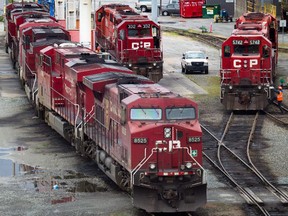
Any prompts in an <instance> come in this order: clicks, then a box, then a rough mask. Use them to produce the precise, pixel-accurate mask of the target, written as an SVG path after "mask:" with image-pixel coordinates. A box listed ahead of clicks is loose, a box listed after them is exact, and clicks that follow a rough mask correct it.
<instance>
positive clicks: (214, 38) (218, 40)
mask: <svg viewBox="0 0 288 216" xmlns="http://www.w3.org/2000/svg"><path fill="white" fill-rule="evenodd" d="M161 28H162V30H163V31H167V32H174V33H176V34H179V35H182V36H185V37H191V38H194V39H196V40H198V41H200V42H203V43H205V44H208V45H211V46H212V47H215V48H216V49H221V45H222V43H223V42H224V41H225V40H226V39H227V37H224V36H219V35H214V34H210V33H201V32H194V31H189V30H187V29H178V28H173V27H167V26H162V27H161ZM231 32H232V30H231ZM278 50H279V52H282V53H287V52H288V48H286V47H278Z"/></svg>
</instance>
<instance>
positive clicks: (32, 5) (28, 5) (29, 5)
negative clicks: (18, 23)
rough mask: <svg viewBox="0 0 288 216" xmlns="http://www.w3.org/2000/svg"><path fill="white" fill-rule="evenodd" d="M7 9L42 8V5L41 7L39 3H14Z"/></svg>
mask: <svg viewBox="0 0 288 216" xmlns="http://www.w3.org/2000/svg"><path fill="white" fill-rule="evenodd" d="M7 7H13V8H22V7H23V8H42V7H43V6H42V5H39V4H38V3H35V2H25V1H24V2H13V3H11V4H9V5H7Z"/></svg>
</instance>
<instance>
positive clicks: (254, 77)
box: [220, 12, 278, 110]
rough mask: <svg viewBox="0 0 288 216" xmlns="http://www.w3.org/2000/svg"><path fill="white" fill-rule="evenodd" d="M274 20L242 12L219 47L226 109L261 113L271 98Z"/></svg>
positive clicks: (222, 89) (276, 36)
mask: <svg viewBox="0 0 288 216" xmlns="http://www.w3.org/2000/svg"><path fill="white" fill-rule="evenodd" d="M277 28H278V26H277V20H276V19H275V18H274V17H273V16H272V15H270V14H263V13H258V12H252V13H246V14H244V15H243V16H241V17H240V18H238V19H237V20H236V25H235V29H234V30H233V32H232V35H231V36H230V37H229V38H228V39H227V40H226V41H225V42H224V43H223V44H222V51H221V69H220V78H221V103H222V104H223V105H224V106H225V108H226V109H227V110H263V109H264V108H265V107H266V106H267V105H268V99H271V97H272V96H273V93H272V92H273V91H272V89H273V81H274V79H275V75H276V74H275V73H276V71H275V67H276V64H277V55H278V53H277V52H278V50H277V49H278V30H277Z"/></svg>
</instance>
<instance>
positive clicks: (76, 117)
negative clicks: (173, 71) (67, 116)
mask: <svg viewBox="0 0 288 216" xmlns="http://www.w3.org/2000/svg"><path fill="white" fill-rule="evenodd" d="M50 89H51V90H52V91H54V92H56V93H57V94H59V95H60V96H61V97H63V99H65V100H67V101H68V102H69V103H71V104H72V105H73V106H75V107H77V114H76V116H75V121H74V125H75V126H74V127H75V128H76V125H77V119H78V116H79V112H80V106H79V104H74V103H73V102H72V101H70V100H69V99H67V98H66V97H65V96H64V95H62V94H61V93H59V92H58V91H56V90H55V89H54V88H52V87H50ZM51 99H52V98H51Z"/></svg>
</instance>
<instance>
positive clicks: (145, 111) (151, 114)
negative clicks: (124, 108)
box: [130, 108, 162, 120]
mask: <svg viewBox="0 0 288 216" xmlns="http://www.w3.org/2000/svg"><path fill="white" fill-rule="evenodd" d="M130 118H131V120H160V119H162V110H161V109H154V108H137V109H131V111H130Z"/></svg>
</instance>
